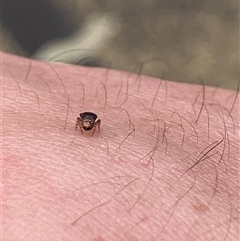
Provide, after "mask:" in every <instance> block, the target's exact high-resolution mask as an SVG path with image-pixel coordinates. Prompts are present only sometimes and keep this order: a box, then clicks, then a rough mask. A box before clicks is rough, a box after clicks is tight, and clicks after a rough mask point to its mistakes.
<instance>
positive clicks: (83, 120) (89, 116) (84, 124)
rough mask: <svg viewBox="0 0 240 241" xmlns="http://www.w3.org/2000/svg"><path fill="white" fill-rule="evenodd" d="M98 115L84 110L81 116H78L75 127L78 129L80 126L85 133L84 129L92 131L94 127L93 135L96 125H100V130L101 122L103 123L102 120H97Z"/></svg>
mask: <svg viewBox="0 0 240 241" xmlns="http://www.w3.org/2000/svg"><path fill="white" fill-rule="evenodd" d="M96 119H97V115H96V114H95V113H92V112H83V113H80V115H79V117H78V118H77V121H76V127H75V129H76V130H77V128H78V126H79V128H80V130H81V132H82V134H83V129H84V130H85V131H90V130H92V129H93V132H92V135H91V136H93V134H94V132H95V129H96V127H97V126H98V130H99V131H100V124H101V120H100V119H99V120H97V121H96Z"/></svg>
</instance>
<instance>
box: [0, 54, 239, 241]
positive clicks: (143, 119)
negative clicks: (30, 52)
mask: <svg viewBox="0 0 240 241" xmlns="http://www.w3.org/2000/svg"><path fill="white" fill-rule="evenodd" d="M1 62H2V71H1V75H2V76H1V82H2V84H1V86H2V99H1V104H2V183H3V191H2V216H3V225H2V227H3V233H2V236H3V239H4V240H19V241H23V240H24V241H27V240H41V241H45V240H64V241H66V240H67V241H68V240H69V241H70V240H81V241H82V240H83V241H85V240H86V241H110V240H111V241H115V240H116V241H118V240H127V241H132V240H133V241H137V240H148V241H149V240H167V241H168V240H169V241H171V240H179V241H180V240H189V241H193V240H204V241H207V240H238V238H239V237H238V235H239V96H238V93H237V92H236V91H228V90H224V89H221V88H213V87H207V86H203V85H189V84H183V83H175V82H170V81H165V80H164V81H163V80H158V79H154V78H150V77H144V76H141V77H140V76H139V75H133V74H130V73H125V72H120V71H112V70H106V69H96V68H84V67H76V66H69V65H63V64H52V63H51V64H50V63H41V62H37V61H32V60H29V59H24V58H20V57H16V56H12V55H8V54H5V53H2V61H1ZM85 111H91V112H94V113H96V114H97V115H98V118H99V119H101V127H100V132H99V131H98V129H96V131H95V133H94V135H93V136H92V137H91V131H88V132H86V131H84V132H83V135H82V134H81V132H80V131H79V130H78V131H76V130H75V124H76V119H77V117H78V116H79V113H81V112H85Z"/></svg>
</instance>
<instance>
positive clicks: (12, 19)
mask: <svg viewBox="0 0 240 241" xmlns="http://www.w3.org/2000/svg"><path fill="white" fill-rule="evenodd" d="M1 6H2V16H1V29H0V31H1V50H2V51H5V52H9V53H13V54H17V55H22V56H26V57H29V58H35V59H40V60H44V61H56V62H65V63H70V64H78V65H85V66H90V67H91V66H93V67H105V68H113V69H118V70H124V71H129V72H135V73H142V74H145V75H149V76H153V77H158V78H164V79H168V80H173V81H179V82H188V83H197V84H201V80H202V81H203V82H204V83H205V84H206V85H211V86H220V87H223V88H231V89H236V88H237V85H238V78H239V71H238V70H239V2H238V1H237V0H229V1H226V0H225V1H224V0H202V1H199V0H100V1H97V0H68V1H66V0H1Z"/></svg>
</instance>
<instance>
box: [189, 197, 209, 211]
mask: <svg viewBox="0 0 240 241" xmlns="http://www.w3.org/2000/svg"><path fill="white" fill-rule="evenodd" d="M193 208H194V210H195V211H197V212H198V213H205V212H206V211H207V210H209V208H208V207H207V206H206V205H205V204H204V203H202V202H201V201H200V200H199V199H198V198H196V200H195V201H193Z"/></svg>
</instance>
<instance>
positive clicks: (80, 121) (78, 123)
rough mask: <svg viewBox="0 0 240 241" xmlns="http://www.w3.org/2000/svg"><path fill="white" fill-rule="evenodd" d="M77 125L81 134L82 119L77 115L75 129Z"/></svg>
mask: <svg viewBox="0 0 240 241" xmlns="http://www.w3.org/2000/svg"><path fill="white" fill-rule="evenodd" d="M78 126H79V128H80V131H81V133H82V135H83V124H82V120H81V119H80V118H79V117H78V118H77V121H76V126H75V130H77V127H78Z"/></svg>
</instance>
